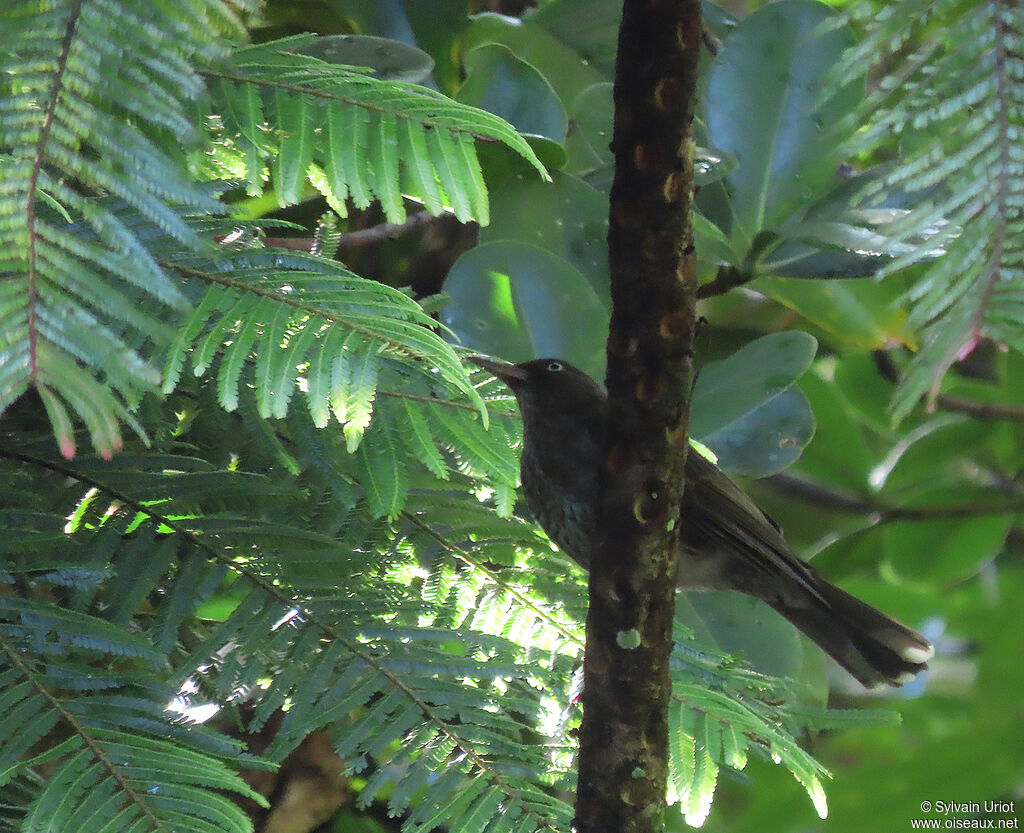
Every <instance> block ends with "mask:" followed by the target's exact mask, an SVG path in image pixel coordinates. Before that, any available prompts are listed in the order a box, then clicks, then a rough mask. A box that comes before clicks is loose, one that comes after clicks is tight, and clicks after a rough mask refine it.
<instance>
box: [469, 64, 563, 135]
mask: <svg viewBox="0 0 1024 833" xmlns="http://www.w3.org/2000/svg"><path fill="white" fill-rule="evenodd" d="M465 63H466V81H465V83H463V85H462V88H461V89H460V90H459V93H458V95H457V96H456V99H457V100H458V101H460V102H462V103H463V104H472V105H473V106H474V107H480V108H481V109H483V110H487V111H488V112H491V113H494V115H496V116H501V117H502V118H503V119H505V121H507V122H509V123H510V124H512V126H513V127H515V128H516V130H518V131H519V132H520V133H532V134H535V135H538V136H546V137H548V138H549V139H554V140H555V141H558V142H561V141H562V140H563V139H565V131H566V127H567V123H568V122H567V118H566V115H565V108H564V107H563V106H562V103H561V102H560V101H559V100H558V96H557V95H555V92H554V90H552V89H551V86H550V85H549V84H548V83H547V81H545V80H544V77H543V76H542V75H541V74H540V73H539V72H537V70H535V69H534V68H533V67H531V66H530V65H529V64H527V63H525V62H524V61H521V60H519V59H518V58H517V57H516V56H515V55H514V54H513V53H512V52H511V50H509V49H508V48H507V47H505V46H501V45H498V44H486V45H484V46H478V47H477V48H476V49H474V50H473V51H472V52H470V53H469V54H468V55H466V58H465Z"/></svg>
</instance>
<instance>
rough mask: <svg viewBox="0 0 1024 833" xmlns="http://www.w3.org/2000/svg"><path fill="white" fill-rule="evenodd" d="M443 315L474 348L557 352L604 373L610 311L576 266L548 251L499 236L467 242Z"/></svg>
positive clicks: (523, 354) (515, 353) (515, 354)
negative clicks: (470, 246)
mask: <svg viewBox="0 0 1024 833" xmlns="http://www.w3.org/2000/svg"><path fill="white" fill-rule="evenodd" d="M444 289H445V292H447V293H448V294H449V295H450V296H451V297H452V302H451V303H450V304H449V305H448V306H446V307H445V308H444V310H442V320H443V322H444V323H445V324H446V325H447V326H448V327H450V328H451V330H452V331H453V332H454V333H455V335H456V336H457V337H458V339H459V340H460V342H461V343H462V344H463V345H464V346H466V347H468V348H469V349H472V350H479V351H481V352H484V353H490V354H492V355H500V356H502V357H503V358H505V359H508V360H509V361H525V360H526V359H531V358H536V357H538V356H559V357H561V358H564V359H566V360H567V361H570V362H572V363H573V364H575V365H577V366H579V367H581V368H582V369H583V370H585V371H587V372H588V373H590V374H591V375H592V376H594V377H595V378H601V377H602V376H603V368H604V349H605V340H606V339H607V335H608V313H607V311H606V310H605V307H604V304H603V303H602V300H601V299H600V298H599V297H598V294H597V293H596V292H595V291H594V289H593V287H592V286H591V285H590V283H589V282H588V281H587V279H586V278H585V277H583V275H581V274H580V272H579V270H577V269H575V268H574V267H573V266H572V264H570V263H567V262H566V261H564V260H562V259H561V258H560V257H557V256H556V255H554V254H551V253H550V252H547V251H545V250H543V249H539V248H537V247H536V246H529V245H526V244H524V243H516V242H512V241H503V242H498V243H487V244H484V245H482V246H477V247H476V248H474V249H470V250H469V251H468V252H466V253H465V254H464V255H462V257H460V258H459V259H458V260H457V261H456V262H455V265H454V266H453V267H452V269H451V271H450V272H449V273H448V278H447V280H446V281H445V285H444Z"/></svg>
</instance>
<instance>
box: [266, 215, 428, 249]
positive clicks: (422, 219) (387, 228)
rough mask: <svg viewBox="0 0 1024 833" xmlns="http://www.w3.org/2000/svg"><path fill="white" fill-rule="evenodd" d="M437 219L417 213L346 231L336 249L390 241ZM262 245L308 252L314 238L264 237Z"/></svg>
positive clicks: (313, 243)
mask: <svg viewBox="0 0 1024 833" xmlns="http://www.w3.org/2000/svg"><path fill="white" fill-rule="evenodd" d="M435 219H437V218H436V217H434V215H433V214H431V213H430V212H429V211H417V212H416V213H415V214H410V215H409V216H408V217H407V218H406V220H405V222H404V223H380V224H379V225H376V226H371V227H370V228H365V229H358V230H356V231H348V232H345V233H344V234H341V235H339V236H338V248H337V250H336V251H341V250H342V249H351V248H354V247H356V246H368V245H370V244H371V243H380V242H382V241H384V240H392V239H394V238H395V237H398V236H399V235H402V234H405V233H406V232H410V231H413V230H415V229H417V228H419V227H420V226H425V225H427V224H428V223H430V222H431V221H432V220H435ZM263 243H264V244H265V245H266V246H268V247H273V248H278V249H289V250H291V251H297V252H310V251H312V250H313V246H314V245H315V244H316V238H315V237H264V238H263Z"/></svg>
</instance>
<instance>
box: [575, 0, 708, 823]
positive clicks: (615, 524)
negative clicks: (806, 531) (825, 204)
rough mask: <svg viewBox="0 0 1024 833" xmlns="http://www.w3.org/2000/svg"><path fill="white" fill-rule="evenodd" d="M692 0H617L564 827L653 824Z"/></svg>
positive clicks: (691, 317)
mask: <svg viewBox="0 0 1024 833" xmlns="http://www.w3.org/2000/svg"><path fill="white" fill-rule="evenodd" d="M700 44H701V16H700V2H699V0H624V9H623V18H622V25H621V28H620V30H619V52H618V62H617V65H616V70H615V132H614V139H613V149H614V152H615V179H614V183H613V185H612V192H611V208H610V226H609V230H608V245H609V255H610V266H611V286H612V304H613V311H612V320H611V328H610V333H609V338H608V379H607V382H608V393H609V399H610V407H611V420H610V427H609V437H608V448H607V458H606V465H605V467H604V470H603V471H602V475H601V476H602V483H603V486H602V494H603V501H602V513H601V521H600V526H599V530H598V540H597V541H596V542H595V549H594V555H593V560H592V564H591V570H590V610H589V613H588V616H587V648H586V658H585V661H584V691H583V726H582V730H581V739H580V741H581V742H580V763H579V791H578V795H577V803H576V827H577V829H578V830H579V831H581V833H596V831H615V833H626V831H629V832H630V833H633V832H634V831H635V832H636V833H640V831H655V830H660V829H661V819H662V809H663V807H664V802H665V793H666V784H667V760H668V723H667V716H668V703H669V695H670V693H671V681H670V677H669V655H670V652H671V648H672V618H673V606H674V596H675V585H676V577H675V573H676V549H677V546H678V530H677V520H678V514H679V501H680V498H681V495H682V485H683V465H684V463H685V459H686V451H687V426H688V423H689V392H690V388H691V384H692V372H693V371H692V362H691V345H692V340H693V330H694V325H695V321H696V315H695V311H694V309H695V304H696V285H697V277H696V261H695V257H694V251H693V228H692V225H691V223H690V217H689V214H690V206H691V202H692V195H693V157H694V145H693V139H692V135H691V124H692V121H693V111H694V99H695V95H696V81H697V58H698V57H699V52H700Z"/></svg>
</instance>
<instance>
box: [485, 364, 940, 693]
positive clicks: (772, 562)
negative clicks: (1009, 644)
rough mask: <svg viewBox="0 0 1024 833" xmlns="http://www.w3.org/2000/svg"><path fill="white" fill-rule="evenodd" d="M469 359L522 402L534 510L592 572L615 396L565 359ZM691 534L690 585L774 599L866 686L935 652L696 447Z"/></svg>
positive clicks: (683, 511)
mask: <svg viewBox="0 0 1024 833" xmlns="http://www.w3.org/2000/svg"><path fill="white" fill-rule="evenodd" d="M469 361H471V362H472V363H474V364H476V365H478V366H479V367H482V368H484V369H486V370H488V371H490V372H491V373H492V374H493V375H494V376H496V377H497V378H498V379H500V380H502V381H503V382H504V383H505V384H506V385H507V386H508V387H509V388H510V389H511V391H512V393H513V394H514V395H515V398H516V401H517V403H518V405H519V411H520V414H521V415H522V418H523V444H522V455H521V461H520V479H521V482H522V487H523V494H524V496H525V498H526V503H527V506H528V507H529V509H530V512H531V513H532V514H533V516H534V518H535V519H536V520H537V522H538V523H539V524H540V526H541V527H542V528H543V529H544V531H545V532H546V533H547V535H548V537H549V538H550V539H551V540H552V541H554V543H555V544H556V545H557V546H558V548H559V549H560V550H562V552H564V553H565V554H566V555H568V556H569V557H570V558H572V559H573V560H574V561H576V562H577V563H579V564H580V565H581V566H582V567H584V569H586V568H587V565H588V563H589V560H590V551H591V547H592V546H593V541H594V538H595V533H596V528H597V517H598V502H599V500H600V495H599V493H598V489H599V480H600V477H599V475H600V470H601V466H602V465H603V461H604V459H605V436H606V430H607V425H608V419H609V411H608V397H607V395H606V394H605V391H604V389H603V388H602V387H601V386H600V385H599V384H598V383H597V382H595V381H594V380H593V379H592V378H591V377H590V376H588V375H587V374H586V373H584V372H583V371H582V370H580V369H579V368H576V367H574V366H573V365H571V364H569V363H568V362H566V361H563V360H562V359H557V358H545V359H533V360H531V361H526V362H521V363H519V364H510V363H508V362H503V361H497V360H494V359H490V358H487V357H484V356H472V357H470V358H469ZM679 528H680V530H681V535H680V540H681V541H683V542H684V543H682V544H680V552H679V558H680V561H679V570H678V574H679V589H715V590H736V591H739V592H741V593H745V594H746V595H748V596H753V597H754V598H757V599H760V600H762V601H764V602H766V603H767V604H768V605H770V606H771V607H772V608H774V609H775V610H776V611H778V612H779V613H780V614H782V615H783V616H784V617H785V618H786V619H788V620H789V621H790V622H791V623H792V624H793V625H795V626H796V627H797V628H798V629H799V630H800V631H802V632H803V633H804V634H806V635H807V636H808V637H810V639H812V640H813V641H814V642H815V643H816V644H817V645H818V646H819V647H820V648H822V649H823V650H824V651H825V653H827V654H828V655H829V656H831V657H832V658H833V659H834V660H835V661H836V662H838V663H839V665H840V666H842V667H843V668H845V669H846V670H847V671H848V672H849V673H850V674H851V675H852V676H853V677H854V678H855V679H857V680H858V681H859V682H860V683H861V684H862V685H864V686H865V687H866V688H881V687H884V686H885V685H891V686H901V685H903V684H905V683H907V682H909V681H911V680H912V679H914V677H915V676H916V675H917V674H918V673H920V672H921V671H923V670H925V669H926V668H927V662H928V660H929V659H931V658H932V657H933V656H934V654H935V649H934V648H933V647H932V645H931V643H930V642H929V641H928V640H927V639H925V638H924V637H923V636H921V635H920V634H919V633H917V632H916V631H914V630H912V629H911V628H908V627H907V626H906V625H903V624H901V623H899V622H897V621H896V620H895V619H893V618H891V617H889V616H887V615H886V614H885V613H882V612H881V611H880V610H876V609H875V608H874V607H872V606H871V605H869V604H867V603H866V602H863V601H861V600H860V599H858V598H857V597H856V596H853V595H851V594H850V593H847V592H846V591H844V590H842V589H840V588H839V587H837V586H836V585H834V584H832V583H830V582H829V581H827V580H826V579H825V578H823V577H822V576H821V574H820V573H819V572H818V571H817V570H816V569H814V567H812V566H811V565H810V564H808V563H807V562H805V561H803V560H802V559H800V558H799V557H798V556H797V555H795V554H794V552H793V550H792V549H791V548H790V546H789V545H788V544H787V543H786V539H785V537H783V534H782V531H781V529H780V528H779V526H778V524H776V522H775V521H774V520H773V519H772V518H771V517H770V516H769V515H767V514H766V513H765V512H763V511H761V509H759V508H758V506H757V504H756V503H754V501H753V500H752V499H751V498H750V497H749V496H748V495H747V494H746V493H745V492H743V491H742V490H741V489H740V488H739V486H737V485H736V484H735V483H733V482H732V480H730V479H729V478H728V476H727V475H726V474H725V473H723V472H722V470H721V469H719V468H718V466H716V465H715V464H714V463H712V462H711V461H710V460H708V459H707V458H706V457H704V456H703V455H702V454H700V453H699V452H697V451H695V450H694V449H692V448H691V449H690V451H689V453H688V454H687V455H686V467H685V483H684V487H683V497H682V501H681V503H680V507H679Z"/></svg>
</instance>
